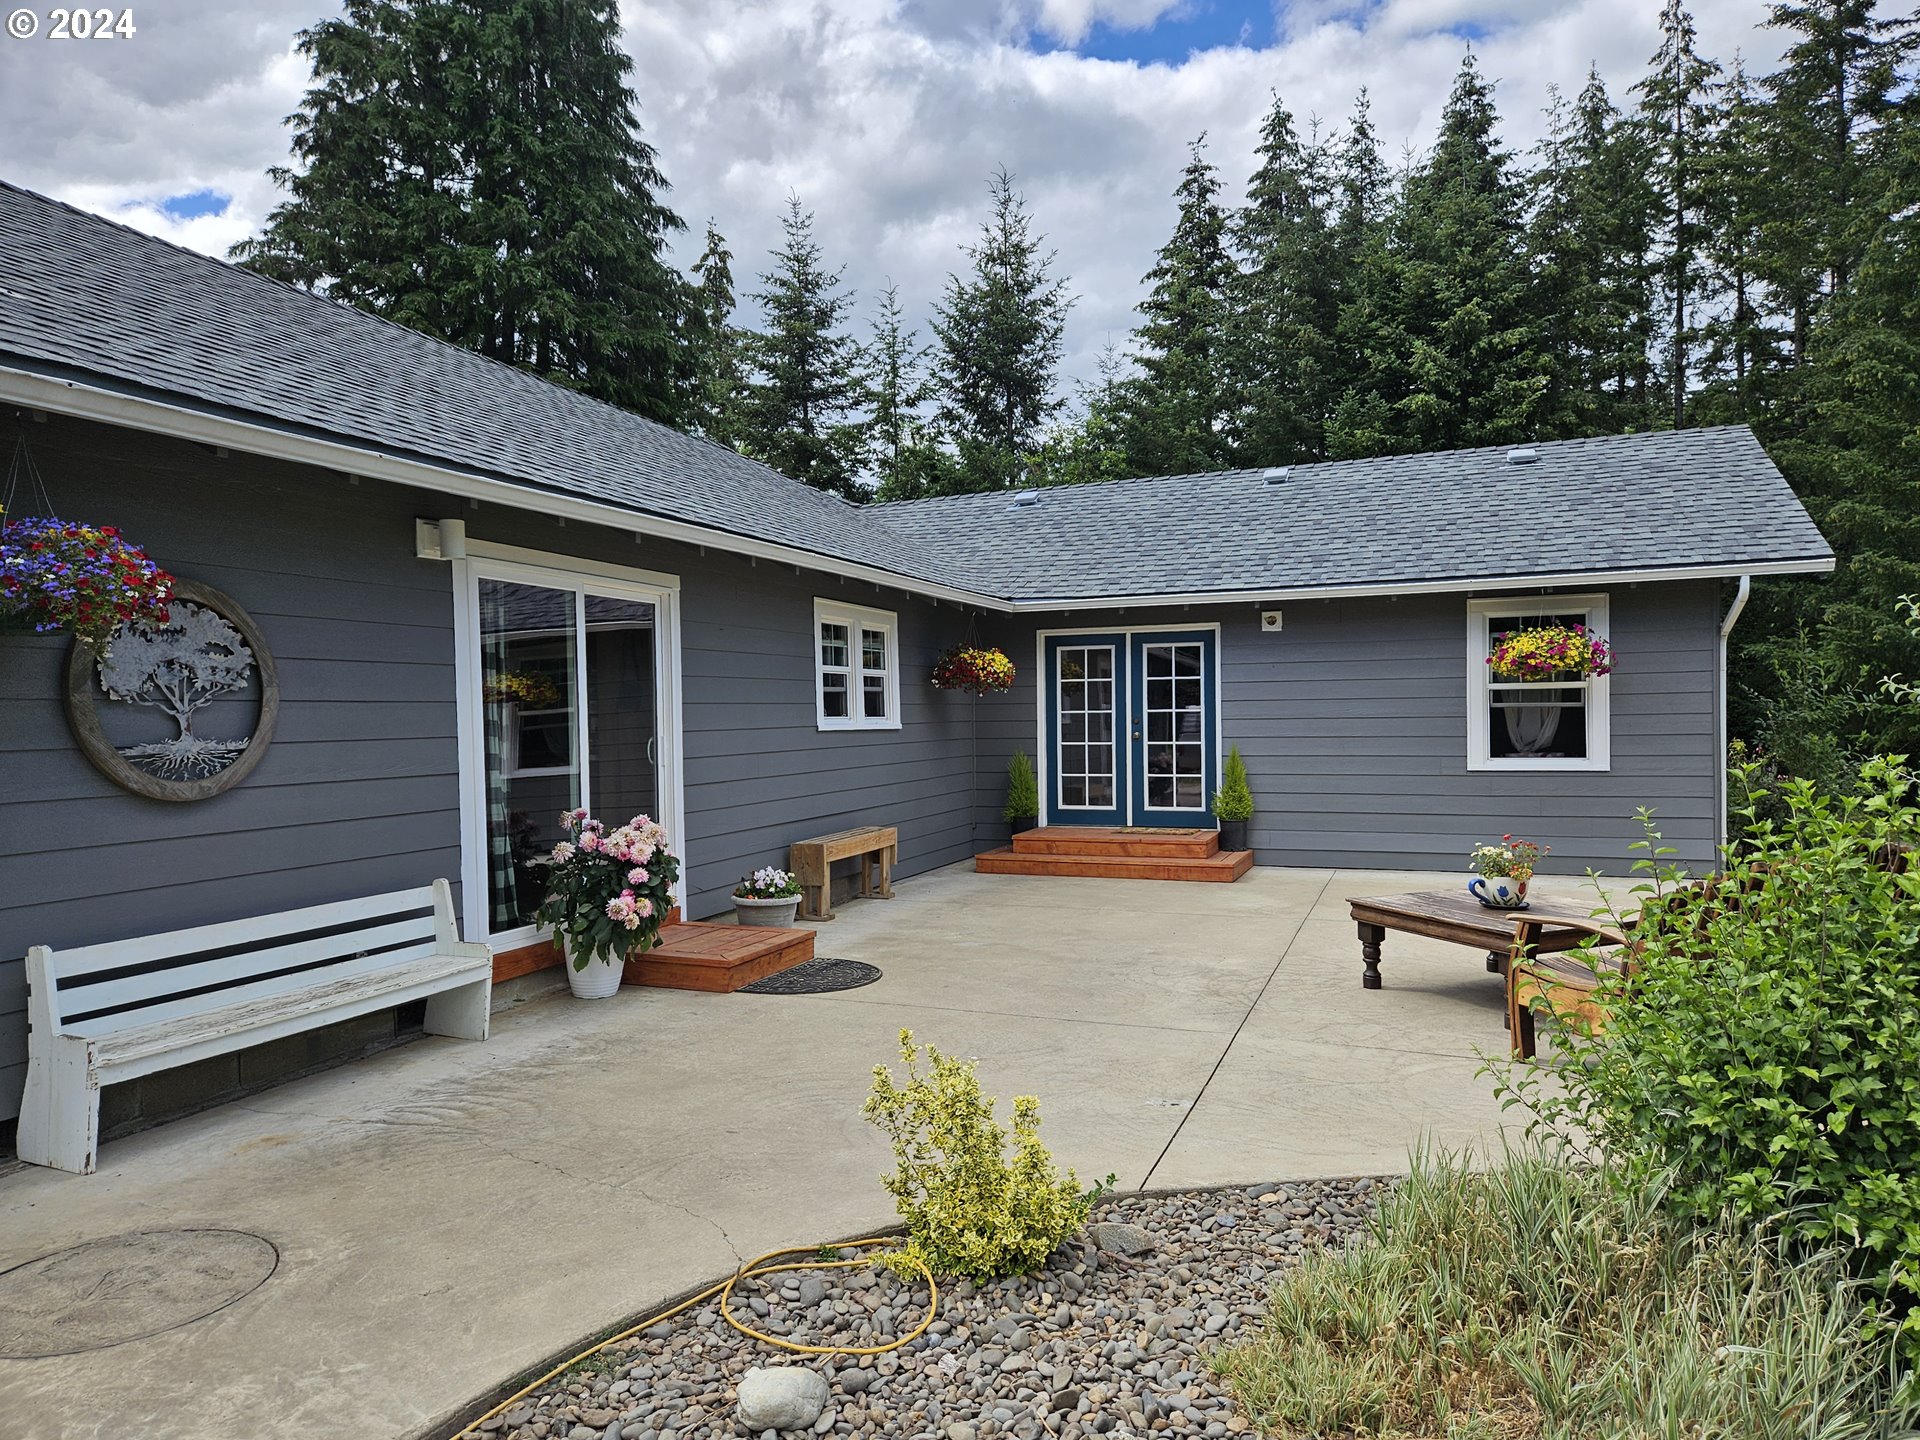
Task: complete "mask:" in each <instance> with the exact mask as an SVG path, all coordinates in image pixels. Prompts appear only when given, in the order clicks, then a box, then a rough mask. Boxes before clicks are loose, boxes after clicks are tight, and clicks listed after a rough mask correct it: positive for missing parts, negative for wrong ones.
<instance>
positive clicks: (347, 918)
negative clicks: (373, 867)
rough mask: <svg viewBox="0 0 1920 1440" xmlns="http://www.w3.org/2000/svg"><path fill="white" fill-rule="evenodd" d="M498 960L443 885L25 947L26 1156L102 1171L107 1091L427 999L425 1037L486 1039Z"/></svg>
mask: <svg viewBox="0 0 1920 1440" xmlns="http://www.w3.org/2000/svg"><path fill="white" fill-rule="evenodd" d="M492 980H493V959H492V952H491V951H489V950H488V948H487V947H486V946H485V945H474V944H467V943H465V942H463V941H462V940H461V939H460V931H459V928H458V926H457V925H456V924H455V922H454V918H453V892H452V890H451V889H450V888H449V887H448V885H447V882H446V881H445V880H436V881H434V882H433V884H432V885H427V886H421V887H420V888H419V889H417V890H397V891H395V892H394V893H392V894H390V895H374V896H370V897H368V898H366V899H363V900H343V901H340V902H338V903H335V904H332V905H314V906H310V907H308V908H306V909H303V910H289V911H285V912H283V913H282V914H278V915H259V916H255V917H253V918H251V919H247V920H231V921H227V922H226V923H224V924H219V925H202V926H199V927H197V928H195V929H192V930H176V931H174V932H172V933H171V934H167V935H149V936H146V937H145V938H143V939H138V940H126V941H120V942H114V943H109V944H104V945H89V946H86V947H85V948H83V949H76V950H62V951H58V952H56V951H54V950H52V949H50V948H49V947H47V946H45V945H36V946H34V947H33V949H31V950H29V951H28V952H27V1023H28V1025H29V1027H30V1028H29V1030H28V1034H27V1085H26V1091H25V1094H24V1095H23V1097H22V1100H21V1109H20V1128H19V1153H20V1158H21V1159H22V1160H27V1161H31V1162H32V1163H34V1164H36V1165H52V1166H54V1167H56V1168H58V1169H61V1170H72V1171H74V1172H76V1173H78V1174H81V1175H87V1174H91V1173H92V1171H93V1168H94V1161H95V1154H96V1151H97V1150H98V1148H99V1137H100V1087H101V1086H102V1085H104V1084H111V1083H113V1082H115V1081H119V1080H131V1079H133V1078H135V1077H136V1076H140V1075H146V1074H149V1073H151V1072H153V1071H155V1070H168V1069H172V1068H174V1067H175V1066H180V1065H189V1064H192V1063H193V1062H194V1061H195V1060H204V1059H206V1058H207V1057H208V1056H210V1055H223V1054H225V1053H227V1052H228V1051H230V1050H239V1049H243V1048H245V1047H246V1046H249V1045H259V1044H263V1043H264V1042H266V1041H268V1040H275V1039H278V1038H279V1037H280V1036H282V1035H293V1034H297V1033H299V1032H300V1031H303V1030H314V1029H318V1028H319V1027H320V1026H322V1025H327V1024H331V1023H332V1022H334V1021H336V1020H349V1019H352V1018H353V1017H354V1016H356V1015H364V1014H366V1013H367V1012H369V1011H372V1010H382V1009H386V1008H388V1007H390V1006H394V1005H404V1004H406V1003H407V1002H408V1001H409V1000H418V999H421V998H422V997H426V1000H427V1025H426V1028H427V1031H428V1033H429V1034H433V1035H457V1036H461V1037H463V1038H465V1039H468V1040H484V1039H486V1038H487V1014H488V1003H489V998H490V997H489V991H490V988H491V985H492Z"/></svg>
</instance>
